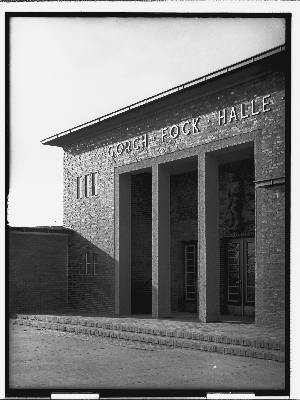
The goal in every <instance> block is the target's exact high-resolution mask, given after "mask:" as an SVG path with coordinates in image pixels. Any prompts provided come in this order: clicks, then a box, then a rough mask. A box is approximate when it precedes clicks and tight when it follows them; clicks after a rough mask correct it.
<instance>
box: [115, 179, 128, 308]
mask: <svg viewBox="0 0 300 400" xmlns="http://www.w3.org/2000/svg"><path fill="white" fill-rule="evenodd" d="M115 313H116V314H117V315H128V314H131V176H130V175H129V174H121V175H118V174H117V175H116V177H115Z"/></svg>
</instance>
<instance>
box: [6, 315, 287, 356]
mask: <svg viewBox="0 0 300 400" xmlns="http://www.w3.org/2000/svg"><path fill="white" fill-rule="evenodd" d="M79 314H80V313H76V312H75V313H70V312H68V313H65V314H64V315H63V314H59V315H58V314H55V313H49V314H14V315H13V316H12V318H13V323H15V324H19V325H26V326H31V327H33V328H36V329H47V330H53V331H64V332H70V333H73V334H84V335H95V336H99V337H108V338H113V339H116V340H118V339H121V340H129V341H139V342H144V343H151V344H154V345H155V344H158V345H164V346H168V347H178V348H189V349H194V350H200V351H208V352H216V353H219V354H224V355H231V356H240V357H251V358H260V359H264V360H272V361H278V362H284V361H285V335H284V334H285V332H284V329H275V328H264V327H257V326H255V324H254V318H249V317H248V318H247V317H245V318H242V317H240V318H238V317H231V316H221V318H220V322H213V323H203V322H200V321H198V320H197V316H196V314H189V313H187V314H184V313H175V314H172V317H171V318H165V319H152V317H151V315H136V316H134V315H130V316H122V317H120V316H114V315H109V316H97V315H95V314H81V315H79Z"/></svg>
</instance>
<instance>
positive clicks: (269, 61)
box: [42, 46, 286, 147]
mask: <svg viewBox="0 0 300 400" xmlns="http://www.w3.org/2000/svg"><path fill="white" fill-rule="evenodd" d="M284 50H285V46H279V47H276V48H274V49H271V50H269V51H267V52H264V53H260V54H258V55H256V56H254V57H251V58H249V59H246V60H243V61H241V62H239V63H236V64H233V65H231V66H228V67H226V68H223V69H221V70H218V71H215V72H213V73H211V74H208V75H205V76H203V77H201V78H199V79H196V80H193V81H191V82H187V83H185V84H183V85H180V86H177V87H176V88H173V89H170V90H168V91H166V92H163V93H160V94H158V95H156V96H153V97H151V98H148V99H145V100H143V101H140V102H138V103H135V104H133V105H131V106H128V107H125V108H123V109H121V110H118V111H115V112H113V113H110V114H107V115H105V116H103V117H100V118H98V119H95V120H93V121H90V122H88V123H86V124H83V125H80V126H77V127H75V128H72V129H69V130H67V131H64V132H61V133H59V134H57V135H54V136H51V137H49V138H47V139H44V140H42V144H45V145H49V146H57V147H65V146H68V145H70V144H72V143H76V142H78V141H81V140H83V139H87V138H89V137H92V136H95V135H99V134H100V135H101V134H103V133H105V132H108V131H110V130H113V129H117V128H120V127H122V126H125V125H128V124H130V123H134V122H137V121H139V120H141V119H144V118H146V117H149V116H153V115H155V114H158V113H161V112H165V111H167V110H168V109H172V108H174V107H176V106H178V105H180V104H184V103H187V102H190V101H192V100H194V99H199V98H201V97H204V96H207V95H208V94H210V93H214V92H217V91H221V90H223V89H224V88H228V87H232V86H236V85H237V84H240V83H242V82H247V81H251V80H253V79H256V78H257V77H259V76H263V75H265V74H267V73H268V72H269V70H270V68H271V67H272V66H273V67H277V68H282V65H283V64H284V63H285V61H286V60H285V58H284V54H283V52H284Z"/></svg>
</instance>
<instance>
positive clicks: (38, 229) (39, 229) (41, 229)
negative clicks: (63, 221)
mask: <svg viewBox="0 0 300 400" xmlns="http://www.w3.org/2000/svg"><path fill="white" fill-rule="evenodd" d="M9 232H15V233H52V234H53V233H59V234H65V235H72V234H73V233H74V231H73V229H70V228H65V227H60V226H29V227H24V226H22V227H16V226H10V227H9Z"/></svg>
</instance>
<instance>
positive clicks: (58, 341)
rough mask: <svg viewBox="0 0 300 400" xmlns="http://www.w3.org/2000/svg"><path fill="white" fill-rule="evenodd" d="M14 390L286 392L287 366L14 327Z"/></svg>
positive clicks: (11, 367)
mask: <svg viewBox="0 0 300 400" xmlns="http://www.w3.org/2000/svg"><path fill="white" fill-rule="evenodd" d="M9 336H10V340H9V347H10V358H9V387H10V388H11V389H81V390H82V389H87V388H89V389H92V388H95V389H101V388H102V389H185V390H186V389H199V390H205V389H207V390H240V389H241V390H244V391H245V390H246V391H254V390H255V391H256V390H284V389H285V364H284V363H278V362H274V361H266V360H260V359H253V358H245V357H234V356H226V355H220V354H217V353H206V352H202V351H197V350H192V349H180V348H175V347H167V346H163V345H153V344H151V343H142V342H136V341H127V340H118V339H112V338H106V337H95V336H89V335H82V334H78V335H74V334H72V333H69V332H61V331H50V330H44V329H34V328H31V327H28V326H20V325H18V324H16V323H11V324H10V332H9Z"/></svg>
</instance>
